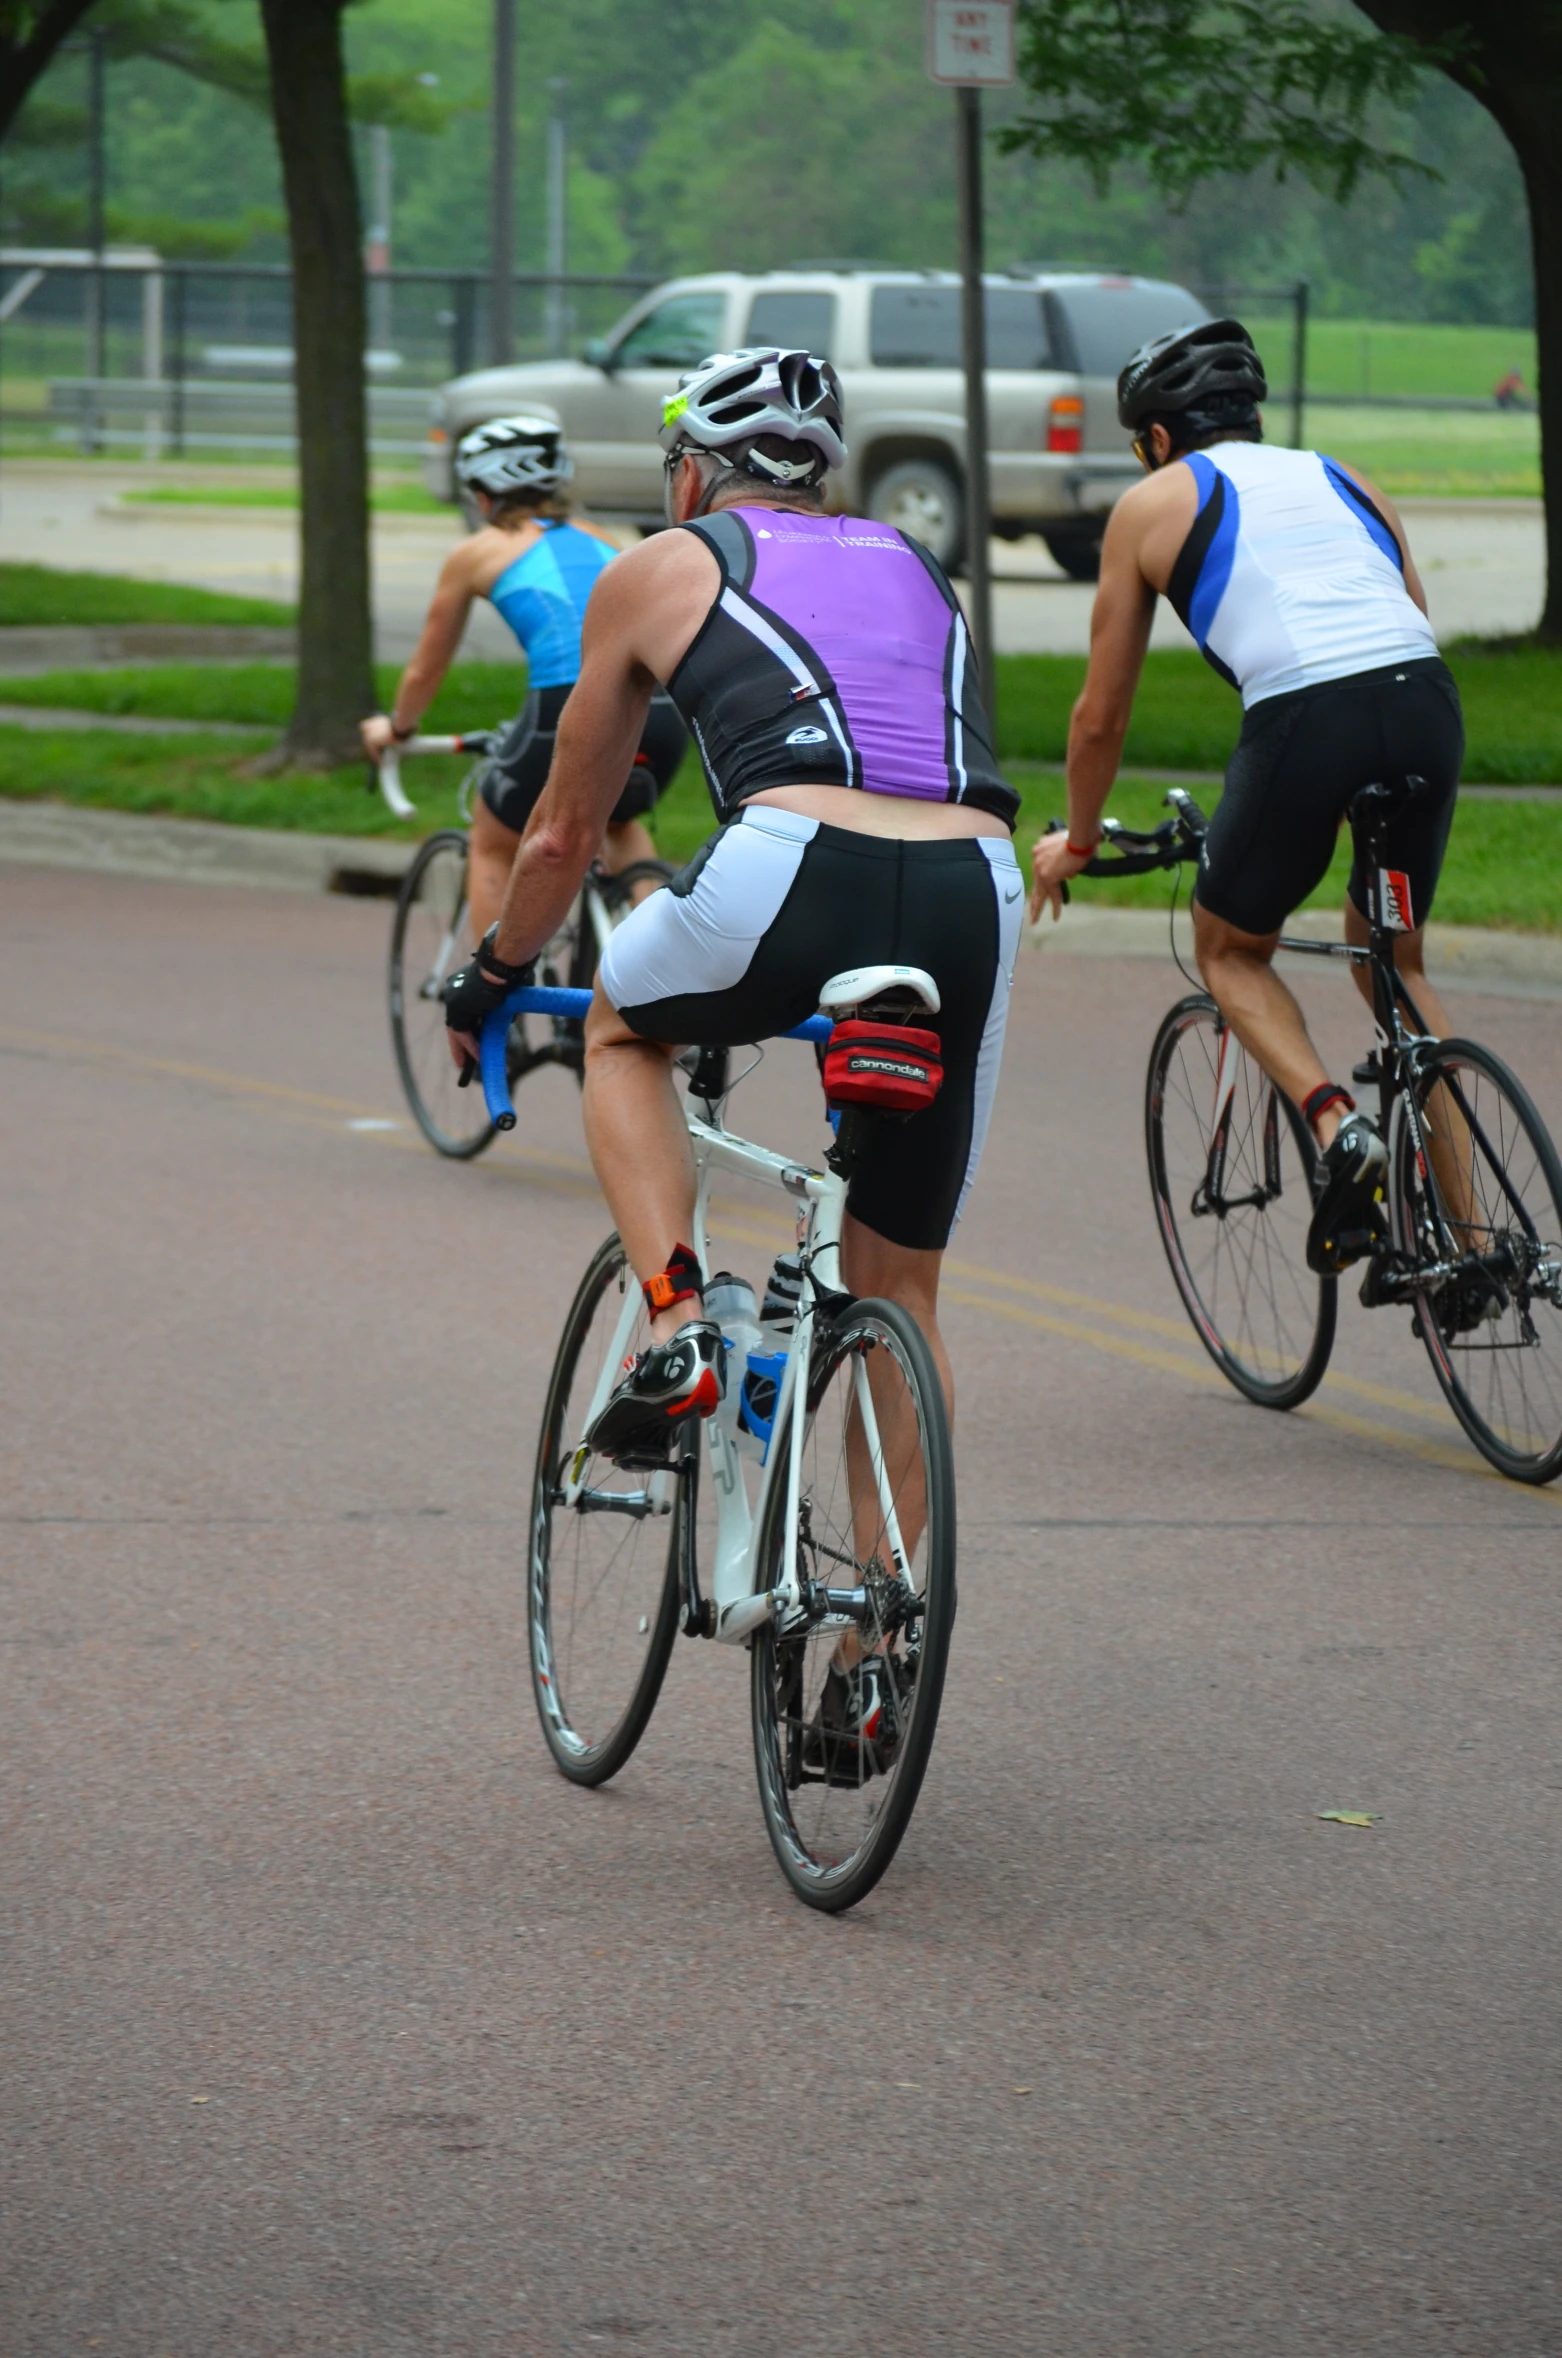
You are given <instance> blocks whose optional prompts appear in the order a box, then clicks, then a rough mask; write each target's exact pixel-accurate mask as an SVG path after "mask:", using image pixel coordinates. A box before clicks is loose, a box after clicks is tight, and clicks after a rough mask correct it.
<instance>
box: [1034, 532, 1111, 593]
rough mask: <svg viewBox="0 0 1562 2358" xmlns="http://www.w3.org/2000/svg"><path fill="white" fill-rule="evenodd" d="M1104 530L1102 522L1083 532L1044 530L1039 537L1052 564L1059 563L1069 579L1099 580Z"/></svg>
mask: <svg viewBox="0 0 1562 2358" xmlns="http://www.w3.org/2000/svg"><path fill="white" fill-rule="evenodd" d="M1105 530H1106V526H1105V525H1104V524H1094V525H1091V526H1089V527H1088V528H1087V529H1086V530H1085V531H1083V532H1044V533H1043V534H1042V536H1041V537H1042V539H1043V540H1044V541H1045V542H1046V544H1047V553H1048V555H1049V556H1050V557H1051V559H1052V562H1053V564H1054V565H1061V566H1062V568H1063V570H1064V572H1065V573H1066V574H1067V575H1068V577H1069V580H1070V581H1099V580H1100V578H1101V536H1102V534H1103V533H1104V532H1105Z"/></svg>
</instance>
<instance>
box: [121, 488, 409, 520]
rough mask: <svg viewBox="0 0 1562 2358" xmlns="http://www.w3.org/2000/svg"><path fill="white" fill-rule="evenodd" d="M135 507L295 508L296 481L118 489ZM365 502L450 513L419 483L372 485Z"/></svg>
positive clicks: (402, 512)
mask: <svg viewBox="0 0 1562 2358" xmlns="http://www.w3.org/2000/svg"><path fill="white" fill-rule="evenodd" d="M120 497H121V499H122V500H124V501H125V502H126V504H127V505H131V506H135V507H160V508H161V507H180V508H296V507H297V506H298V486H297V484H296V483H291V484H290V483H205V484H177V485H176V484H171V483H170V484H154V485H153V486H152V487H151V488H150V489H148V490H144V491H124V492H121V493H120ZM369 505H370V507H371V508H373V509H374V510H375V511H376V513H377V514H381V515H397V516H454V514H455V510H454V509H453V508H452V507H451V505H450V503H449V501H448V500H442V499H436V498H435V497H434V494H433V493H432V492H431V491H425V490H424V489H423V486H422V485H421V484H420V483H385V484H378V485H376V487H375V489H374V491H373V492H372V493H371V495H370V499H369Z"/></svg>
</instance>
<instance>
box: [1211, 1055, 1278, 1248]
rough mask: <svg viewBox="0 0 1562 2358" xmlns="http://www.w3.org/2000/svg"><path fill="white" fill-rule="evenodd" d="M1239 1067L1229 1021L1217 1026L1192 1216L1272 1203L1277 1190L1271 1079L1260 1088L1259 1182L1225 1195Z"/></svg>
mask: <svg viewBox="0 0 1562 2358" xmlns="http://www.w3.org/2000/svg"><path fill="white" fill-rule="evenodd" d="M1241 1067H1242V1043H1241V1041H1240V1040H1239V1039H1238V1038H1237V1035H1236V1033H1235V1032H1234V1031H1233V1030H1232V1028H1231V1026H1230V1024H1229V1023H1226V1022H1224V1021H1223V1022H1222V1023H1221V1026H1220V1060H1219V1063H1218V1064H1217V1065H1216V1068H1215V1104H1214V1111H1213V1113H1212V1115H1211V1118H1210V1131H1209V1160H1208V1162H1207V1163H1206V1164H1205V1166H1204V1177H1203V1180H1202V1182H1201V1184H1200V1185H1199V1186H1198V1187H1196V1188H1195V1189H1194V1193H1193V1206H1192V1208H1193V1212H1194V1215H1195V1217H1207V1216H1208V1214H1209V1213H1211V1212H1213V1213H1214V1214H1215V1215H1216V1217H1217V1218H1218V1219H1222V1220H1223V1219H1224V1218H1225V1216H1226V1214H1227V1213H1228V1212H1237V1211H1247V1210H1252V1211H1259V1212H1261V1211H1262V1210H1263V1209H1264V1206H1265V1205H1266V1204H1270V1203H1273V1202H1274V1200H1275V1198H1276V1197H1277V1196H1278V1195H1279V1193H1280V1105H1279V1092H1278V1090H1277V1089H1276V1088H1275V1085H1274V1083H1273V1081H1267V1082H1266V1083H1265V1089H1264V1179H1263V1185H1262V1186H1261V1187H1255V1188H1252V1189H1250V1190H1249V1192H1248V1193H1247V1194H1246V1195H1238V1196H1228V1195H1227V1194H1226V1163H1227V1159H1228V1156H1229V1153H1230V1148H1231V1121H1232V1112H1233V1108H1234V1105H1235V1100H1236V1090H1237V1075H1238V1073H1239V1072H1240V1070H1241Z"/></svg>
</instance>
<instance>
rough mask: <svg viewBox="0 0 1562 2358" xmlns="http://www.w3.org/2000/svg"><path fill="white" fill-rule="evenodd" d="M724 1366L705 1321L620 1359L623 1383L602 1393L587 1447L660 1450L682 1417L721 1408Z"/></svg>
mask: <svg viewBox="0 0 1562 2358" xmlns="http://www.w3.org/2000/svg"><path fill="white" fill-rule="evenodd" d="M725 1362H726V1351H725V1348H724V1346H723V1344H722V1339H721V1329H720V1327H719V1326H717V1325H716V1324H715V1322H714V1320H712V1319H709V1318H700V1319H695V1320H694V1321H693V1322H692V1323H691V1324H690V1325H688V1326H685V1327H680V1328H679V1330H678V1332H677V1333H676V1334H675V1335H674V1336H673V1338H672V1340H671V1341H670V1342H667V1343H653V1344H652V1345H651V1347H650V1349H649V1350H648V1351H642V1352H640V1354H639V1355H638V1357H637V1358H635V1359H632V1360H626V1361H625V1370H626V1372H625V1375H624V1380H623V1382H622V1383H621V1384H619V1385H617V1386H616V1387H615V1388H614V1390H613V1391H612V1392H611V1393H610V1394H609V1395H608V1399H607V1402H606V1405H605V1406H604V1408H603V1410H602V1413H601V1415H600V1416H599V1417H598V1418H597V1420H596V1422H595V1423H594V1424H593V1425H592V1427H591V1430H590V1431H589V1432H588V1433H587V1435H586V1443H587V1446H588V1447H589V1448H591V1449H594V1450H596V1451H598V1452H599V1453H600V1455H602V1456H603V1457H616V1456H618V1455H619V1454H620V1453H621V1452H622V1451H624V1450H643V1449H655V1448H658V1447H666V1445H667V1443H668V1441H669V1439H670V1437H671V1435H672V1433H673V1431H674V1430H675V1428H676V1427H677V1426H678V1425H680V1424H681V1423H682V1422H683V1419H684V1418H685V1417H687V1416H711V1415H713V1414H714V1413H715V1411H716V1409H717V1408H718V1407H719V1406H720V1405H721V1399H722V1395H723V1393H724V1392H725V1390H726V1364H725Z"/></svg>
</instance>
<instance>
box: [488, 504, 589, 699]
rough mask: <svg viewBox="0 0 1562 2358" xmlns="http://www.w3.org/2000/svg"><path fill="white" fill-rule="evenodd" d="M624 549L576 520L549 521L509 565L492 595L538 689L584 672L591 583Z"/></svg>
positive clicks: (565, 684) (568, 682)
mask: <svg viewBox="0 0 1562 2358" xmlns="http://www.w3.org/2000/svg"><path fill="white" fill-rule="evenodd" d="M617 554H618V552H617V550H616V549H613V548H610V547H609V546H608V544H607V542H606V541H604V540H598V539H597V537H596V534H595V533H593V532H582V531H581V530H580V527H579V526H578V525H576V524H546V525H544V527H543V534H542V538H541V540H537V541H533V543H532V545H531V547H530V548H529V549H528V550H527V551H526V553H525V555H524V556H520V557H517V558H516V560H515V562H514V564H513V565H506V567H505V569H504V571H503V572H502V573H501V574H500V576H499V578H498V580H497V581H496V582H495V583H494V585H493V588H492V589H491V590H490V591H489V593H488V600H489V603H490V605H492V606H493V607H494V608H495V609H496V611H497V612H499V613H500V614H502V615H503V616H504V619H505V621H506V622H507V623H508V624H509V625H510V628H511V629H512V630H513V631H514V633H515V635H516V637H517V638H518V639H519V640H520V642H521V645H522V647H523V648H524V649H525V650H526V662H527V668H528V670H529V672H530V674H531V685H532V687H534V688H571V687H573V686H574V684H575V682H576V680H577V679H578V678H579V677H580V624H581V617H582V616H583V615H584V613H585V611H586V600H587V599H588V598H589V597H590V595H591V585H592V583H593V582H594V581H595V580H596V578H597V575H598V574H599V573H600V572H601V571H602V569H603V567H604V566H605V565H610V564H611V563H612V562H613V559H614V557H615V556H616V555H617Z"/></svg>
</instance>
